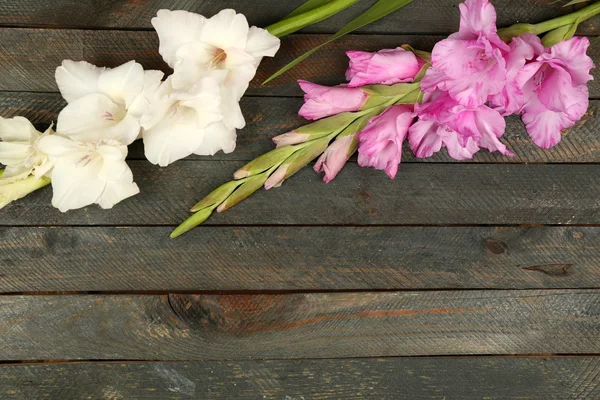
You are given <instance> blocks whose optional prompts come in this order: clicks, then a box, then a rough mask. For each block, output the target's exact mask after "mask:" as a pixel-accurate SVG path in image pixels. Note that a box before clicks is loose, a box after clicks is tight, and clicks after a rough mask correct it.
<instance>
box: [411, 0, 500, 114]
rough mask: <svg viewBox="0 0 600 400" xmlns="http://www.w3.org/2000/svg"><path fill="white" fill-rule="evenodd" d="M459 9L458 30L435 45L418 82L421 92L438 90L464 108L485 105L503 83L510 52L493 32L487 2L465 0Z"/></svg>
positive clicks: (493, 22)
mask: <svg viewBox="0 0 600 400" xmlns="http://www.w3.org/2000/svg"><path fill="white" fill-rule="evenodd" d="M459 7H460V15H461V19H460V29H459V31H458V32H457V33H455V34H453V35H451V36H449V37H448V39H445V40H442V41H440V42H439V43H437V44H436V45H435V47H434V48H433V52H432V53H431V65H432V67H431V68H430V69H429V70H428V71H427V73H426V75H425V77H424V78H423V80H422V81H421V89H422V90H423V91H425V92H432V91H434V90H435V89H441V90H444V91H447V92H448V93H450V96H452V98H453V99H455V100H457V101H458V102H459V103H460V104H462V105H464V106H465V107H469V108H474V107H478V106H480V105H482V104H484V103H485V102H486V101H487V100H488V96H490V95H494V94H497V93H500V91H501V90H502V89H503V88H504V86H505V84H506V61H505V60H504V57H503V52H507V51H509V47H508V45H507V44H506V43H504V42H503V41H502V40H501V39H500V38H499V37H498V34H497V31H496V10H495V9H494V7H493V6H492V5H491V4H490V3H489V1H488V0H466V1H465V2H464V3H463V4H460V5H459Z"/></svg>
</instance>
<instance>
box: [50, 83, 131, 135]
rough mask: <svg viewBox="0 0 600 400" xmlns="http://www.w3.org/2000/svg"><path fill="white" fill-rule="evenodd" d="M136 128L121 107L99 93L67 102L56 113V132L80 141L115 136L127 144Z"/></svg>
mask: <svg viewBox="0 0 600 400" xmlns="http://www.w3.org/2000/svg"><path fill="white" fill-rule="evenodd" d="M139 130H140V127H139V124H137V122H136V121H135V120H134V119H133V117H132V118H127V116H126V114H125V109H124V108H123V107H122V106H119V105H118V104H116V103H115V102H113V101H112V100H111V99H109V98H108V97H106V96H105V95H103V94H99V93H97V94H90V95H87V96H85V97H83V98H81V99H79V100H76V101H74V102H72V103H69V104H68V105H67V106H66V107H65V108H64V109H63V110H62V111H61V112H60V114H59V115H58V127H57V132H58V133H59V134H61V135H65V136H69V137H70V138H72V139H75V140H79V141H81V142H97V141H100V140H102V139H115V140H119V141H121V142H122V143H123V144H130V143H131V142H132V141H133V140H135V138H136V137H137V135H138V133H139Z"/></svg>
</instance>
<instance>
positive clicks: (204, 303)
mask: <svg viewBox="0 0 600 400" xmlns="http://www.w3.org/2000/svg"><path fill="white" fill-rule="evenodd" d="M599 318H600V290H597V289H594V290H576V289H572V290H566V291H565V290H559V289H556V290H541V291H540V290H518V291H510V290H504V291H479V290H467V291H404V292H377V293H369V292H363V293H296V294H240V295H187V294H169V295H63V296H3V297H0V348H2V354H3V358H5V359H6V360H38V359H49V360H80V359H84V360H90V359H91V360H124V359H125V360H126V359H131V360H136V359H141V360H233V359H236V360H239V359H247V358H252V359H270V358H277V359H279V358H286V359H287V358H339V357H382V356H423V355H477V354H480V355H485V354H540V353H551V354H578V353H584V354H588V353H599V352H600V325H599V324H598V319H599Z"/></svg>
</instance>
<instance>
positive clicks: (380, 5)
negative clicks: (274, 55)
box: [263, 0, 412, 85]
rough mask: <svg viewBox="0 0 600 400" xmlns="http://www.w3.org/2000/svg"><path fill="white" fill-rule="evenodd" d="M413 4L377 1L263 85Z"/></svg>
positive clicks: (397, 0) (409, 0)
mask: <svg viewBox="0 0 600 400" xmlns="http://www.w3.org/2000/svg"><path fill="white" fill-rule="evenodd" d="M411 2H412V0H379V1H377V3H375V4H374V5H373V6H372V7H371V8H369V9H368V10H367V11H365V12H364V13H363V14H362V15H361V16H360V17H358V18H355V19H354V20H352V21H351V22H350V23H349V24H348V25H346V26H344V27H343V28H342V29H341V30H340V31H338V32H337V33H335V34H334V35H333V36H331V37H330V38H329V39H328V40H327V41H325V43H322V44H320V45H319V46H317V47H315V48H314V49H312V50H309V51H307V52H306V53H304V54H302V55H301V56H300V57H298V58H296V59H295V60H294V61H292V62H291V63H289V64H288V65H286V66H285V67H283V68H281V69H280V70H279V71H277V72H275V73H274V74H273V75H271V76H270V77H269V78H268V79H267V80H266V81H264V82H263V85H264V84H265V83H268V82H270V81H272V80H273V79H275V78H277V77H278V76H279V75H281V74H283V73H285V72H287V71H289V70H290V69H292V68H293V67H294V66H295V65H296V64H298V63H300V62H302V61H304V60H306V59H307V58H308V57H310V56H311V55H312V54H314V53H315V52H316V51H317V50H319V49H320V48H321V47H323V46H325V45H326V44H329V43H331V42H333V41H334V40H336V39H338V38H340V37H342V36H344V35H346V34H348V33H350V32H352V31H354V30H356V29H359V28H362V27H363V26H365V25H368V24H370V23H372V22H375V21H377V20H378V19H381V18H383V17H385V16H386V15H388V14H391V13H392V12H394V11H396V10H398V9H399V8H401V7H404V6H405V5H407V4H410V3H411Z"/></svg>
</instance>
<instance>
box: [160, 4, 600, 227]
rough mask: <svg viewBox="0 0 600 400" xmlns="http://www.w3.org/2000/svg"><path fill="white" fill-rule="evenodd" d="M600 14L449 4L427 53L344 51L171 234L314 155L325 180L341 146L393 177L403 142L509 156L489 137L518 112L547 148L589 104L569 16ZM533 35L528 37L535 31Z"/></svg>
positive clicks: (339, 159) (427, 152) (337, 163)
mask: <svg viewBox="0 0 600 400" xmlns="http://www.w3.org/2000/svg"><path fill="white" fill-rule="evenodd" d="M599 12H600V2H599V3H595V4H593V5H590V6H588V7H585V8H582V9H581V10H579V11H577V12H574V13H572V14H569V15H566V16H563V17H560V18H556V19H553V20H550V21H546V22H542V23H539V24H535V25H533V24H517V25H514V26H511V27H509V28H505V29H501V30H497V28H496V11H495V9H494V7H493V6H492V5H491V4H490V3H489V1H488V0H466V1H465V3H463V4H461V5H460V13H461V20H460V29H459V31H458V32H457V33H454V34H452V35H451V36H449V37H448V38H447V39H445V40H442V41H440V42H439V43H437V44H436V45H435V47H434V49H433V51H432V52H431V53H427V52H423V51H418V50H415V49H413V48H411V47H410V46H406V45H405V46H401V47H398V48H396V49H386V50H381V51H379V52H377V53H366V52H361V51H350V52H348V53H347V55H348V57H349V59H350V66H349V68H348V71H347V73H346V78H347V80H348V81H349V82H348V83H347V84H344V85H340V86H337V87H324V86H320V85H316V84H312V83H309V82H306V81H300V82H299V83H300V87H301V88H302V90H303V91H304V92H305V97H304V98H305V104H304V106H303V107H302V108H301V109H300V115H301V116H303V117H305V118H306V119H308V120H316V122H313V123H311V124H309V125H306V126H303V127H301V128H298V129H295V130H294V131H292V132H289V133H285V134H283V135H280V136H277V137H275V138H274V139H273V140H274V142H275V143H276V145H277V148H276V149H275V150H272V151H270V152H268V153H266V154H264V155H262V156H260V157H258V158H256V159H254V160H253V161H250V162H249V163H248V164H247V165H245V166H244V167H242V168H241V169H240V170H238V171H237V172H236V173H235V174H234V180H233V181H230V182H228V183H226V184H224V185H222V186H220V187H219V188H217V189H216V190H214V191H213V192H211V193H210V194H209V195H208V196H206V197H205V198H204V199H203V200H202V201H200V202H199V203H198V204H197V205H196V206H195V207H193V208H192V211H194V212H195V214H194V215H193V216H192V217H190V218H189V219H188V220H186V221H185V222H184V223H182V224H181V225H180V226H179V227H178V228H177V229H176V230H175V231H174V232H173V233H172V235H171V236H172V237H176V236H178V235H181V234H182V233H184V232H186V231H188V230H190V229H192V228H193V227H195V226H197V225H199V224H201V223H202V222H204V221H205V220H206V219H207V218H208V217H209V216H210V215H211V213H212V212H213V211H214V210H215V209H216V210H217V211H218V212H221V211H224V210H227V209H228V208H231V207H233V206H234V205H236V204H237V203H239V202H240V201H242V200H243V199H245V198H246V197H248V196H249V195H250V194H252V193H253V192H255V191H256V190H258V189H259V188H260V187H261V186H264V187H265V188H266V189H270V188H273V187H276V186H279V185H281V184H282V183H283V182H284V181H285V180H286V179H288V178H289V177H291V176H292V175H293V174H295V173H296V172H298V171H299V170H300V169H302V168H303V167H305V166H306V165H307V164H308V163H310V162H311V161H312V160H314V159H316V158H317V157H319V158H318V160H317V162H316V164H315V166H314V169H315V171H317V172H324V173H325V177H324V180H325V182H330V181H331V180H332V179H334V178H335V176H336V175H337V174H338V172H339V171H340V170H341V169H342V168H343V166H344V165H345V163H346V162H347V160H348V159H349V158H350V156H351V155H352V154H354V153H355V152H356V151H358V163H359V165H360V166H370V167H374V168H376V169H379V170H383V171H385V173H386V174H387V175H388V176H389V177H390V178H392V179H393V178H394V177H395V176H396V173H397V171H398V166H399V164H400V161H401V155H402V144H403V142H404V141H405V140H406V139H408V142H409V144H410V148H411V150H412V151H413V153H414V154H415V156H416V157H418V158H425V157H430V156H432V155H433V154H434V153H436V152H438V151H440V150H441V149H442V147H445V148H446V149H447V151H448V154H449V155H450V156H451V157H453V158H455V159H457V160H465V159H470V158H472V157H473V155H474V154H475V153H476V152H478V151H479V150H480V149H481V148H484V149H487V150H489V151H498V152H500V153H502V154H505V155H509V156H511V155H513V153H512V152H511V151H510V150H509V149H507V147H506V145H504V144H503V143H502V141H501V140H500V139H501V138H502V135H503V134H504V130H505V126H506V124H505V120H504V117H506V116H508V115H511V114H518V115H520V116H521V118H522V120H523V122H524V124H525V126H526V128H527V132H528V133H529V135H530V137H531V139H532V140H533V142H534V143H535V144H537V145H538V146H540V147H542V148H545V149H547V148H550V147H552V146H554V145H556V144H557V143H558V142H559V141H560V139H561V130H563V129H565V128H569V127H571V126H573V125H574V124H575V123H576V122H577V121H578V120H579V119H580V118H581V117H582V116H583V115H584V114H585V112H586V110H587V107H588V88H587V82H588V81H589V80H591V79H592V76H591V75H590V74H589V71H590V69H591V68H593V66H594V65H593V63H592V60H591V59H590V57H588V56H587V55H586V50H587V48H588V46H589V41H588V39H587V38H578V37H573V36H574V33H575V31H576V28H577V26H578V24H580V23H581V22H582V21H585V20H586V19H588V18H590V17H592V16H594V15H596V14H598V13H599ZM544 33H545V36H543V38H540V37H539V36H538V35H541V34H544Z"/></svg>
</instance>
